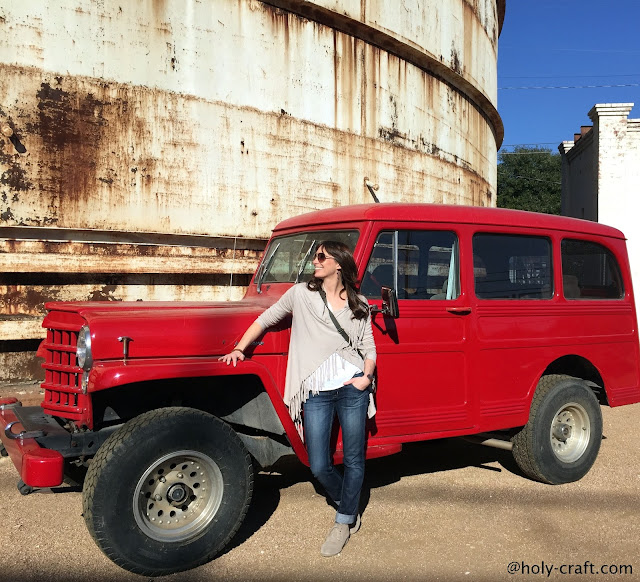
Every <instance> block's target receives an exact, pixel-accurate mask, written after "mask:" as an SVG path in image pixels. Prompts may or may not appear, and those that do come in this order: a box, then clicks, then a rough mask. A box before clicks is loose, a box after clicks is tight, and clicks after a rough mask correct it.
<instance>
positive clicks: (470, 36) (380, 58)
mask: <svg viewBox="0 0 640 582" xmlns="http://www.w3.org/2000/svg"><path fill="white" fill-rule="evenodd" d="M504 1H505V0H424V1H418V0H380V1H377V2H371V1H365V0H315V1H314V2H300V1H297V0H273V1H269V0H267V1H265V2H260V1H258V0H130V1H127V2H122V1H115V0H101V1H99V2H95V1H93V0H59V1H58V2H42V1H41V0H5V1H4V2H3V3H2V4H1V5H0V126H1V128H2V132H0V133H1V135H0V239H3V238H4V239H5V241H6V242H5V243H3V246H2V247H1V248H0V267H2V269H3V271H4V272H5V273H20V274H21V275H20V277H16V280H15V281H12V280H10V279H11V277H9V278H8V280H6V281H5V283H7V285H5V287H6V288H7V289H13V288H20V289H28V288H29V287H30V286H35V287H37V286H38V285H41V286H42V285H43V282H42V281H39V280H38V277H37V275H35V274H34V275H28V273H37V272H42V270H40V269H39V268H38V269H36V267H35V266H34V263H30V259H32V258H33V257H34V254H33V253H32V251H31V250H29V248H30V247H29V246H28V241H12V240H9V239H10V237H7V236H3V232H2V228H3V227H7V228H9V227H15V226H27V227H37V228H48V229H57V228H60V229H79V230H88V231H93V230H96V229H97V230H101V231H128V232H135V233H163V234H166V235H209V236H216V237H228V238H227V244H226V246H224V248H222V247H221V248H220V249H218V251H219V252H218V254H219V256H230V255H229V253H230V252H231V248H232V244H233V240H234V237H237V236H240V237H244V238H249V239H253V240H254V241H255V240H260V239H263V240H264V239H266V238H267V237H268V236H269V234H270V230H271V228H272V227H273V225H274V224H275V223H277V222H278V221H280V220H282V219H284V218H286V217H289V216H292V215H295V214H299V213H302V212H305V211H309V210H314V209H319V208H326V207H331V206H337V205H343V204H349V203H360V202H369V201H371V196H370V194H369V191H368V190H367V188H366V186H365V180H366V179H368V180H369V181H370V182H371V183H374V184H378V185H379V189H378V191H377V196H378V198H379V199H380V200H381V201H395V200H398V201H416V202H418V201H419V202H424V201H431V202H445V203H454V204H473V205H487V206H490V205H495V195H496V155H497V154H496V152H497V146H498V144H499V142H500V141H501V139H502V126H501V122H500V119H499V117H498V116H497V111H496V109H495V107H496V71H497V37H498V33H499V28H500V24H501V23H500V18H501V17H500V14H503V12H504ZM48 232H50V231H48ZM47 236H49V235H47ZM37 238H38V237H37V236H36V239H37ZM40 238H43V239H47V237H46V236H44V235H43V236H42V237H40ZM29 244H35V242H34V243H29ZM7 249H9V250H7ZM56 252H57V251H53V254H50V253H49V254H47V253H45V255H43V256H42V257H39V258H38V259H37V261H36V263H37V265H40V266H42V265H44V264H45V263H47V261H49V263H50V265H51V266H52V267H50V268H55V265H56V264H57V259H56ZM75 252H76V253H77V254H78V256H79V258H78V259H77V260H76V263H74V265H75V266H74V267H73V269H72V270H71V272H78V273H85V274H86V273H96V274H99V273H100V272H102V273H104V272H111V273H130V272H132V271H133V270H136V272H143V273H150V272H159V273H180V272H185V273H189V272H194V271H193V270H190V269H192V268H193V269H197V268H200V269H203V271H202V272H212V273H216V274H218V275H220V274H224V273H227V274H231V273H235V274H244V276H245V280H246V276H247V274H248V273H249V272H250V271H251V270H252V269H253V265H254V264H255V260H257V258H256V257H254V258H253V259H252V260H247V261H245V262H244V263H242V262H240V263H238V262H233V261H228V262H227V263H226V264H224V265H221V264H219V263H217V262H216V260H214V258H211V257H213V256H214V254H215V253H212V252H209V254H208V255H207V256H209V255H210V259H211V260H209V259H207V260H203V261H202V262H201V264H200V267H195V266H194V267H189V265H197V264H198V257H200V256H201V253H200V251H198V252H195V251H193V249H191V250H188V249H187V250H186V251H185V252H186V253H187V254H189V253H191V254H192V255H193V256H192V258H191V259H189V260H186V261H185V262H184V263H181V262H178V261H176V260H175V258H174V257H172V256H165V255H163V254H162V253H163V252H164V251H162V250H161V249H160V247H158V248H153V249H147V250H146V254H144V255H140V256H139V257H137V258H135V257H132V256H127V255H126V253H125V255H124V256H123V257H122V258H120V259H117V258H113V257H112V258H110V259H109V261H108V262H106V263H105V262H103V261H102V260H101V258H100V256H99V255H94V254H92V252H91V247H90V245H88V244H86V243H82V242H78V243H77V246H76V249H75ZM199 253H200V254H199ZM63 255H64V253H63ZM61 258H62V259H63V260H62V263H61V264H68V260H69V259H68V258H66V259H65V258H64V256H62V257H61ZM64 261H67V263H65V262H64ZM49 263H47V264H49ZM134 263H135V265H134ZM214 263H215V264H214ZM45 267H46V265H45ZM105 269H113V270H111V271H105ZM183 269H186V270H184V271H183ZM44 272H51V271H50V270H49V268H45V269H44ZM96 276H97V275H96ZM85 279H86V278H85ZM107 283H108V282H107V281H105V282H104V284H105V285H106V284H107ZM98 284H99V280H98V279H95V280H93V279H92V280H90V281H87V280H85V281H84V282H82V283H81V284H79V285H75V286H74V287H73V288H74V289H76V290H77V291H78V297H77V298H78V299H86V298H88V297H91V296H92V294H93V293H94V292H95V290H96V285H98ZM219 284H220V282H219V279H218V280H216V281H215V284H214V287H215V286H218V285H219ZM63 286H68V284H67V285H63V284H59V285H58V286H56V285H55V284H53V285H44V287H46V289H49V292H50V294H51V296H54V295H56V294H57V295H58V296H59V295H60V292H61V288H62V287H63ZM116 287H117V288H118V289H120V290H119V291H118V292H117V294H116V295H115V296H114V298H116V299H120V298H124V297H128V296H130V293H128V292H126V291H125V290H124V288H123V287H122V286H120V287H118V286H116ZM170 287H171V285H167V286H166V290H169V288H170ZM186 287H187V289H188V287H189V285H188V284H187V286H186ZM196 287H197V285H196V284H195V283H194V285H193V289H192V291H193V296H194V297H199V296H200V294H199V291H197V290H196ZM25 293H26V292H25ZM215 293H216V294H218V293H219V294H223V290H222V289H220V290H216V291H215ZM167 295H168V296H169V298H170V297H171V296H172V295H171V292H170V291H167V292H166V293H164V296H165V297H166V296H167ZM65 296H66V294H65ZM155 296H156V293H155V292H152V290H151V289H150V290H149V291H148V293H146V294H143V297H142V298H143V299H149V298H153V297H155ZM173 297H175V298H176V299H178V298H183V297H184V298H190V294H189V292H188V291H187V292H183V291H180V292H179V291H178V290H177V289H176V291H175V292H174V294H173ZM24 300H25V301H24V304H25V305H28V303H29V302H28V300H27V298H26V295H25V297H24ZM31 307H32V305H31ZM31 307H29V309H30V308H31ZM25 309H26V307H25ZM5 313H6V311H5ZM0 314H1V313H0ZM12 325H13V324H12ZM0 327H1V322H0ZM12 329H14V328H13V327H12ZM0 337H4V336H3V335H2V333H1V330H0ZM16 339H19V338H16Z"/></svg>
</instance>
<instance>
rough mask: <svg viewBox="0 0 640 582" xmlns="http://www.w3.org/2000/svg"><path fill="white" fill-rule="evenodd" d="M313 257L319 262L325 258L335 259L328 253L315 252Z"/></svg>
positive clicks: (322, 261)
mask: <svg viewBox="0 0 640 582" xmlns="http://www.w3.org/2000/svg"><path fill="white" fill-rule="evenodd" d="M313 258H314V259H318V262H319V263H324V262H325V260H326V259H333V260H334V261H335V258H334V257H330V256H328V255H325V254H324V253H316V254H315V255H313Z"/></svg>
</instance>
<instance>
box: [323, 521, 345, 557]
mask: <svg viewBox="0 0 640 582" xmlns="http://www.w3.org/2000/svg"><path fill="white" fill-rule="evenodd" d="M348 540H349V524H347V523H334V524H333V527H332V528H331V530H330V531H329V535H327V539H326V540H325V541H324V544H322V547H321V548H320V553H321V554H322V555H323V556H325V557H327V558H328V557H330V556H337V555H338V554H339V553H340V552H341V551H342V548H344V546H345V544H346V543H347V541H348Z"/></svg>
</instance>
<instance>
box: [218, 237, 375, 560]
mask: <svg viewBox="0 0 640 582" xmlns="http://www.w3.org/2000/svg"><path fill="white" fill-rule="evenodd" d="M313 267H314V276H313V278H312V279H311V280H310V281H309V282H308V283H306V284H305V283H299V284H298V285H294V286H293V287H291V289H289V290H288V291H287V292H286V293H285V294H284V295H283V296H282V297H281V298H280V299H279V300H278V301H277V302H276V303H275V304H274V305H272V306H271V307H270V308H269V309H267V310H266V311H265V312H264V313H263V314H262V315H260V317H258V319H257V320H256V321H255V322H254V323H252V324H251V326H250V327H249V329H247V331H246V332H245V333H244V335H243V336H242V338H241V339H240V341H239V342H238V344H237V347H236V348H235V349H234V350H233V351H231V352H230V353H228V354H226V355H225V356H222V357H221V358H220V360H222V361H224V362H226V363H227V365H228V364H231V363H232V364H233V365H234V366H235V365H237V363H238V361H243V360H244V359H245V354H244V352H245V350H246V349H247V348H248V347H249V346H250V345H251V343H252V342H254V341H255V340H256V339H258V337H260V336H261V335H262V334H263V333H264V331H265V330H266V329H267V328H269V327H271V326H273V325H275V324H276V323H278V322H279V321H280V320H282V319H283V318H284V317H286V316H287V315H289V314H292V315H293V318H292V324H291V341H290V345H289V360H288V364H287V378H286V382H285V394H284V401H285V404H287V406H288V407H289V412H290V414H291V417H292V418H293V420H294V422H295V423H296V426H297V427H298V429H299V430H300V425H301V421H302V409H303V407H304V438H305V442H306V445H307V453H308V455H309V464H310V466H311V472H312V473H313V475H314V476H315V477H316V478H317V479H318V481H320V483H321V485H322V486H323V487H324V488H325V490H326V491H327V493H328V495H329V497H330V498H331V500H332V501H333V502H334V503H335V504H336V506H337V508H338V511H337V513H336V518H335V523H334V525H333V527H332V528H331V530H330V531H329V534H328V536H327V539H326V540H325V542H324V544H323V545H322V548H321V550H320V552H321V554H322V555H323V556H335V555H337V554H339V553H340V551H341V550H342V548H343V547H344V545H345V544H346V543H347V541H348V540H349V536H350V534H352V533H355V532H356V531H358V529H359V528H360V515H359V513H358V505H359V503H360V491H361V489H362V483H363V480H364V461H365V444H366V443H365V436H366V431H365V423H366V419H367V414H368V415H369V416H370V417H371V416H373V414H375V408H374V407H373V398H372V391H371V390H369V388H370V387H371V383H372V381H373V373H374V371H375V367H376V348H375V344H374V342H373V333H372V329H371V316H370V313H369V306H368V304H367V301H366V299H365V298H364V297H363V296H361V295H358V293H357V290H356V278H357V268H356V263H355V261H354V259H353V255H352V254H351V252H350V251H349V249H348V247H347V246H346V245H344V244H343V243H340V242H335V241H325V242H323V243H321V244H320V245H319V246H318V248H317V250H316V254H315V256H314V258H313ZM331 314H332V315H333V316H334V318H335V320H336V321H337V323H338V326H336V324H335V322H334V320H333V319H332V317H331ZM338 327H340V328H342V332H341V331H339V329H338ZM345 336H346V339H345ZM347 340H348V341H347ZM336 414H337V416H338V420H339V422H340V426H341V428H342V442H343V453H344V461H343V464H344V472H343V473H341V472H340V471H338V470H337V469H336V468H335V467H334V466H333V463H332V460H331V457H332V455H331V449H330V438H331V429H332V426H333V420H334V417H335V415H336Z"/></svg>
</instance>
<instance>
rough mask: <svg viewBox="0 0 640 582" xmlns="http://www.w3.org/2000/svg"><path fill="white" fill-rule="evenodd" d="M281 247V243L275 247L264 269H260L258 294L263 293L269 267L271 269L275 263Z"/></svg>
mask: <svg viewBox="0 0 640 582" xmlns="http://www.w3.org/2000/svg"><path fill="white" fill-rule="evenodd" d="M279 246H280V243H278V244H277V245H276V246H275V248H274V249H273V252H272V253H271V254H270V255H269V258H268V259H267V260H266V261H265V262H264V266H263V267H262V269H260V273H259V274H258V278H257V281H256V283H257V285H258V293H262V279H263V277H264V276H265V274H266V273H267V271H268V270H269V267H271V263H272V262H273V258H274V257H275V256H276V251H277V250H278V247H279Z"/></svg>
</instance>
